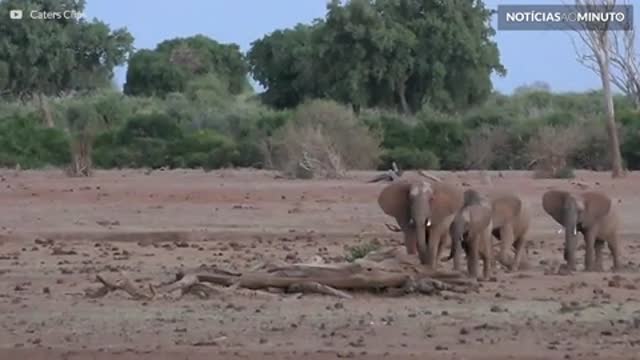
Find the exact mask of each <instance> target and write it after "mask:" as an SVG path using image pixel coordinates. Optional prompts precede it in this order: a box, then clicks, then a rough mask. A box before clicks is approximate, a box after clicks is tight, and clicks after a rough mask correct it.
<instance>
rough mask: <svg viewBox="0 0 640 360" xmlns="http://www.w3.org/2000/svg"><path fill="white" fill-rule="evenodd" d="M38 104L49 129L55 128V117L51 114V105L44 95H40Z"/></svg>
mask: <svg viewBox="0 0 640 360" xmlns="http://www.w3.org/2000/svg"><path fill="white" fill-rule="evenodd" d="M38 102H39V104H40V111H42V119H43V122H44V123H45V125H46V126H47V127H48V128H52V127H54V124H53V115H52V114H51V109H49V104H47V100H46V98H45V96H44V95H43V94H38Z"/></svg>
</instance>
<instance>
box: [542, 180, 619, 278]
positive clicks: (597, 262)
mask: <svg viewBox="0 0 640 360" xmlns="http://www.w3.org/2000/svg"><path fill="white" fill-rule="evenodd" d="M542 207H543V208H544V211H545V212H546V213H547V214H549V215H550V216H551V217H552V218H553V219H554V220H555V221H556V222H558V223H559V224H560V225H562V226H563V227H564V234H565V248H564V259H565V261H566V262H567V267H568V268H569V269H570V270H574V271H575V270H576V236H577V234H578V232H580V233H582V235H583V237H584V241H585V245H586V256H585V270H586V271H603V264H602V248H603V247H604V243H605V242H606V243H607V245H608V246H609V250H610V251H611V256H612V257H613V270H614V271H616V270H619V269H620V248H619V246H620V244H619V239H618V227H619V222H620V220H619V216H618V212H617V209H616V206H615V204H614V202H613V201H612V200H611V198H609V197H608V196H607V195H606V194H604V193H602V192H599V191H587V192H584V193H581V194H572V193H570V192H568V191H562V190H549V191H547V192H545V193H544V194H543V195H542Z"/></svg>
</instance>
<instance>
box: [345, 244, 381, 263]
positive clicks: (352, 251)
mask: <svg viewBox="0 0 640 360" xmlns="http://www.w3.org/2000/svg"><path fill="white" fill-rule="evenodd" d="M380 247H381V245H380V243H379V242H377V241H370V242H367V243H364V244H361V245H354V246H350V247H347V249H346V250H347V254H346V255H345V260H347V261H348V262H354V261H356V260H358V259H361V258H363V257H365V256H367V255H368V254H369V253H371V252H374V251H376V250H379V249H380Z"/></svg>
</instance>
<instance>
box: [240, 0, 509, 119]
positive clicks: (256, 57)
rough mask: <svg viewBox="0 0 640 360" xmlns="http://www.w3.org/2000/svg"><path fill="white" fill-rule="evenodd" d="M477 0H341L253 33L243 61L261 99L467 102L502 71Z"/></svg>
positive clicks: (403, 107)
mask: <svg viewBox="0 0 640 360" xmlns="http://www.w3.org/2000/svg"><path fill="white" fill-rule="evenodd" d="M489 17H490V11H489V10H488V9H486V8H485V7H484V4H483V3H482V2H475V3H474V2H468V1H445V2H443V1H439V0H426V1H425V0H407V1H402V2H397V1H373V0H353V1H350V2H347V3H345V4H343V3H342V2H340V1H338V0H334V1H331V2H329V3H328V4H327V14H326V17H325V18H324V19H322V20H317V21H315V22H314V24H312V25H297V26H296V27H295V28H293V29H288V30H278V31H275V32H273V33H271V34H269V35H266V36H264V37H263V38H262V39H260V40H257V41H255V42H254V43H252V47H251V50H250V51H249V53H248V61H249V64H250V66H251V70H252V73H253V74H254V76H255V78H256V80H258V82H260V83H261V84H262V85H263V86H264V87H265V88H266V89H267V90H266V92H265V93H264V96H263V99H264V101H265V103H266V104H269V105H272V106H276V107H278V108H284V107H294V106H296V105H298V104H300V103H302V102H304V101H305V100H306V99H308V98H310V97H315V98H318V97H330V98H331V99H334V100H336V101H340V102H342V103H346V104H350V105H352V106H353V107H354V109H356V110H358V109H364V108H366V107H380V108H388V109H394V110H400V111H402V112H405V113H406V112H417V111H419V110H420V109H421V108H422V106H423V104H425V103H428V104H430V106H433V107H434V108H436V109H441V110H454V109H464V108H466V107H468V106H470V105H472V104H477V103H480V102H482V101H483V100H485V99H486V98H487V97H488V96H489V94H490V93H491V90H492V86H491V79H490V76H491V74H492V73H494V72H496V73H498V74H504V73H505V70H504V68H503V67H502V65H501V64H500V61H499V53H498V49H497V46H496V44H495V42H493V41H492V39H491V38H492V36H493V35H494V30H493V29H492V28H491V27H490V26H489V25H488V24H489V23H490V22H489V21H488V19H489Z"/></svg>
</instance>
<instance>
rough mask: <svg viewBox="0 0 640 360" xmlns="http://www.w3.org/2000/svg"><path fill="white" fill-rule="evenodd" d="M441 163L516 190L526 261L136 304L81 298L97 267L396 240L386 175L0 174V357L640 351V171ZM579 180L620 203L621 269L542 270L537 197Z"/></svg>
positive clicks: (555, 242) (623, 355)
mask: <svg viewBox="0 0 640 360" xmlns="http://www.w3.org/2000/svg"><path fill="white" fill-rule="evenodd" d="M436 174H437V175H439V176H441V177H443V178H444V179H445V180H449V181H455V182H457V183H459V184H462V185H464V186H474V187H478V188H479V189H481V190H512V191H516V192H518V193H519V194H521V195H522V196H523V197H524V198H525V199H526V200H527V201H528V202H529V203H530V206H531V208H532V213H533V215H534V219H533V229H532V231H531V233H530V238H531V245H530V247H529V250H528V262H529V264H530V265H531V267H530V269H529V270H527V271H522V272H519V273H514V274H508V273H505V272H504V271H502V270H499V272H498V278H497V281H496V282H486V283H482V287H481V289H480V291H479V292H478V293H471V294H467V295H460V294H446V293H445V294H442V295H440V296H424V295H410V296H405V297H401V298H397V297H389V296H385V295H384V294H364V293H356V294H355V295H354V298H353V299H351V300H339V299H336V298H332V297H327V296H321V295H304V296H303V295H297V294H270V293H265V292H256V291H249V290H237V291H230V292H223V294H222V295H221V296H220V297H214V298H212V299H209V300H201V299H199V298H195V297H189V296H187V297H184V298H182V299H179V300H175V299H166V298H165V299H157V300H152V301H147V302H143V301H136V300H133V299H131V298H130V297H129V296H128V295H127V294H124V293H120V292H116V293H111V294H109V295H107V296H106V297H104V298H100V299H90V298H87V297H86V296H85V289H87V288H92V287H95V286H96V284H95V275H96V273H98V272H104V271H110V270H117V269H119V270H124V271H126V272H127V273H128V275H129V276H130V277H131V278H132V279H133V280H134V281H136V282H137V283H139V284H144V283H160V282H162V281H166V280H169V279H170V278H171V277H173V276H174V274H175V273H176V272H177V271H178V270H180V269H188V268H195V267H197V266H199V265H201V264H206V265H217V266H218V267H221V268H227V269H234V270H243V269H247V268H249V267H251V266H253V265H255V264H257V263H259V262H261V261H264V260H268V259H276V260H282V261H286V262H290V263H293V262H300V261H306V260H308V259H310V258H312V257H314V256H320V257H322V258H323V259H324V260H325V261H327V262H337V261H344V256H345V255H346V254H347V251H346V250H345V247H346V246H352V245H356V244H359V243H363V242H369V241H372V240H374V239H377V241H378V242H380V243H381V244H383V245H399V244H400V240H401V235H400V234H396V233H391V232H390V231H389V230H388V229H386V227H385V226H384V222H389V223H391V222H392V219H390V218H388V217H387V216H385V215H384V214H383V213H382V211H381V210H380V209H379V208H378V206H377V203H376V197H377V195H378V193H379V191H380V189H381V188H382V187H383V186H384V184H380V183H378V184H368V183H366V182H365V181H366V180H367V179H370V178H371V177H372V176H373V173H364V172H363V173H354V174H351V175H350V178H349V179H345V180H340V181H319V180H318V181H316V180H313V181H305V180H298V181H293V180H285V179H279V178H277V177H276V176H275V174H273V173H269V172H259V171H226V170H225V171H217V172H210V173H205V172H202V171H166V172H165V171H155V172H152V173H145V172H142V171H107V172H98V173H97V174H96V175H95V176H94V177H92V178H90V179H69V178H67V177H65V176H64V175H63V174H62V172H61V171H38V172H31V171H23V172H20V173H14V172H13V171H4V172H2V173H1V176H0V314H1V315H0V358H3V359H4V358H6V359H17V358H25V359H84V358H91V359H133V358H144V359H174V358H178V359H205V358H206V359H209V358H232V359H241V358H242V359H287V358H289V359H297V358H300V357H301V356H302V357H304V359H307V360H310V359H325V358H336V357H338V358H366V359H409V358H423V359H487V360H488V359H596V358H606V359H635V358H640V357H639V356H638V355H636V354H637V352H638V349H640V302H639V301H640V296H638V295H639V294H640V293H639V290H638V287H640V272H639V270H640V268H639V265H638V263H639V262H640V241H639V239H640V223H638V222H637V221H636V218H637V214H638V212H639V211H640V199H639V196H640V181H639V180H640V174H637V173H632V174H630V175H629V176H628V177H627V178H625V179H622V180H615V181H613V180H611V178H610V176H609V175H608V174H605V173H590V172H578V174H577V178H576V179H574V180H533V179H532V178H531V174H529V173H526V172H502V173H497V172H496V173H491V176H492V184H491V185H489V184H487V183H486V180H485V178H484V177H483V176H481V175H480V174H479V173H473V172H465V173H436ZM412 175H413V174H407V175H406V176H412ZM584 186H588V187H589V188H592V189H599V190H603V191H606V192H607V193H609V194H610V195H611V196H613V197H614V198H615V199H616V201H618V202H619V204H618V205H619V206H620V208H621V213H622V222H623V227H622V230H621V235H622V240H623V247H624V251H623V264H624V266H625V269H624V270H623V271H622V272H620V273H618V274H613V273H611V272H604V273H584V272H581V271H579V272H577V273H575V274H572V275H568V276H562V275H553V274H552V272H550V271H549V270H553V269H554V267H557V265H558V264H560V263H561V261H562V235H559V234H557V233H556V230H558V226H557V225H555V224H554V223H553V222H552V220H551V219H550V218H549V217H547V216H546V215H545V214H544V213H543V210H542V208H541V205H540V197H541V194H542V193H543V191H545V190H546V189H548V188H550V187H561V188H567V189H575V190H579V189H580V188H581V187H584ZM60 250H62V251H60ZM605 251H606V250H605ZM605 254H606V257H605V267H606V268H607V269H609V268H610V266H611V260H610V257H609V253H608V252H607V251H606V252H605ZM583 258H584V251H580V252H579V259H583ZM445 266H446V267H450V266H451V264H446V265H445Z"/></svg>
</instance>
